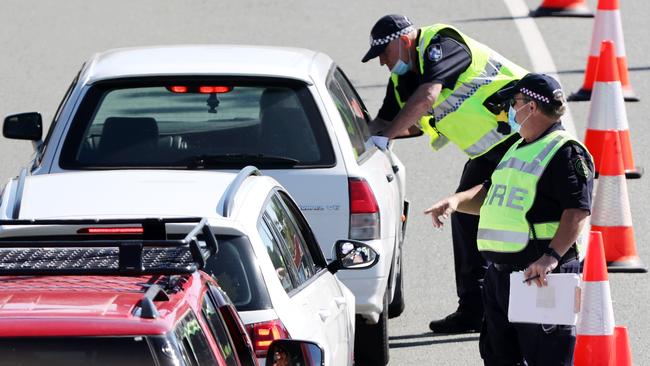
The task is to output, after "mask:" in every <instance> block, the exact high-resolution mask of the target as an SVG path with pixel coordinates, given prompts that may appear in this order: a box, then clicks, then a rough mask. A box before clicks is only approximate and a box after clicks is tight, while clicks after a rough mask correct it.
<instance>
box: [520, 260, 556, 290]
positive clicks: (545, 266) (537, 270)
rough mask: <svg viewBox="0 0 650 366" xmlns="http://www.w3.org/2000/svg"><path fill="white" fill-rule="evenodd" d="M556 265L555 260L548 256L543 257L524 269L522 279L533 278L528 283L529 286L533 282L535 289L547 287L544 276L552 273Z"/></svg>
mask: <svg viewBox="0 0 650 366" xmlns="http://www.w3.org/2000/svg"><path fill="white" fill-rule="evenodd" d="M557 265H558V262H557V259H555V258H553V257H551V256H548V255H543V256H541V257H539V259H538V260H536V261H535V262H533V264H531V265H530V266H528V268H526V270H525V271H524V278H534V279H533V280H531V281H528V285H529V286H530V283H531V282H535V284H537V287H542V286H548V282H547V279H546V275H547V274H548V273H551V272H553V270H554V269H555V267H557ZM537 276H539V277H537Z"/></svg>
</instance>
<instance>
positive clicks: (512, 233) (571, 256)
mask: <svg viewBox="0 0 650 366" xmlns="http://www.w3.org/2000/svg"><path fill="white" fill-rule="evenodd" d="M499 93H500V94H501V95H503V96H509V97H511V107H510V111H509V116H510V118H511V120H513V121H515V122H516V123H517V124H518V125H519V126H520V130H519V133H520V135H521V136H522V139H521V140H519V141H517V142H516V143H515V144H514V145H512V147H510V149H509V150H508V151H507V152H506V154H505V155H504V157H503V159H502V160H501V162H499V165H498V166H497V168H496V170H495V171H494V173H493V174H492V177H491V178H490V180H488V181H486V182H485V183H484V184H480V185H477V186H475V187H473V188H471V189H469V190H467V191H464V192H459V193H456V194H455V195H453V196H451V197H448V198H446V199H444V200H442V201H440V202H438V203H436V204H434V205H433V206H431V208H429V209H428V210H427V211H426V212H427V213H429V214H431V216H432V220H433V226H435V227H440V226H441V225H442V222H441V221H440V219H441V218H446V217H448V216H449V215H450V214H451V213H452V212H454V211H456V210H458V211H462V212H467V213H472V214H480V220H479V231H478V250H479V251H480V252H481V254H482V255H483V257H484V258H485V259H486V260H487V261H488V263H490V265H489V267H488V269H487V271H486V274H485V279H484V281H483V301H484V305H485V321H484V326H483V329H482V330H481V337H480V342H479V345H480V351H481V357H482V358H483V360H484V362H485V364H486V365H523V364H527V365H572V364H573V350H574V345H575V327H574V326H564V325H551V324H542V325H540V324H522V323H510V322H508V298H509V292H510V280H509V276H510V273H511V272H513V271H522V270H523V271H524V276H525V278H529V279H531V280H530V281H529V282H530V283H535V284H536V285H537V286H545V285H546V275H547V273H549V272H557V273H568V272H571V273H579V270H580V264H579V261H578V258H577V257H578V253H577V249H576V245H575V242H576V239H577V238H578V235H579V233H580V231H581V230H582V228H583V226H584V224H585V221H586V219H587V217H588V216H589V214H590V211H591V198H592V197H591V192H592V189H593V171H594V170H593V162H592V159H591V156H590V155H589V153H588V152H587V149H586V148H585V147H584V146H583V145H582V144H581V143H580V142H578V141H577V140H575V138H574V137H573V136H571V135H569V134H568V133H567V132H565V131H564V129H563V128H562V125H561V123H560V122H559V118H560V117H561V116H562V114H563V113H564V110H565V108H566V107H565V103H566V102H565V99H564V93H563V92H562V90H561V89H560V85H559V84H558V83H557V81H556V80H555V79H553V78H552V77H550V76H547V75H544V74H528V75H526V76H525V77H524V78H523V79H521V80H520V81H519V82H518V83H517V84H516V85H514V86H513V87H511V88H509V89H505V90H502V91H501V92H499ZM524 360H525V361H524ZM524 362H526V363H524Z"/></svg>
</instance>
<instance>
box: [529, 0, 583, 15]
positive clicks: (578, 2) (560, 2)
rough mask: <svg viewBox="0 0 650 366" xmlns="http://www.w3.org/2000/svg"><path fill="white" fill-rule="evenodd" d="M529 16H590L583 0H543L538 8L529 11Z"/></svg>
mask: <svg viewBox="0 0 650 366" xmlns="http://www.w3.org/2000/svg"><path fill="white" fill-rule="evenodd" d="M530 16H531V17H583V18H592V17H593V16H594V14H593V13H592V12H591V11H589V8H587V4H586V2H585V1H584V0H544V1H543V2H542V5H540V6H539V8H537V9H535V10H532V11H531V12H530Z"/></svg>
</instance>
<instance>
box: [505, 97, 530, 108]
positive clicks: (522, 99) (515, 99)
mask: <svg viewBox="0 0 650 366" xmlns="http://www.w3.org/2000/svg"><path fill="white" fill-rule="evenodd" d="M518 100H521V101H523V102H524V103H528V102H530V99H529V98H524V97H519V98H512V99H510V106H511V107H514V106H515V104H517V101H518Z"/></svg>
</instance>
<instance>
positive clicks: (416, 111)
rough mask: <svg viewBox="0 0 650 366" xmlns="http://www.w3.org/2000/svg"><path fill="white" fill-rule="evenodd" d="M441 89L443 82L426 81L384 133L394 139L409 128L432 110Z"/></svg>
mask: <svg viewBox="0 0 650 366" xmlns="http://www.w3.org/2000/svg"><path fill="white" fill-rule="evenodd" d="M441 90H442V84H440V83H424V84H422V85H420V86H419V87H418V88H417V89H416V90H415V92H414V93H413V95H411V96H410V97H409V99H408V100H407V101H406V104H404V107H403V108H402V109H401V110H400V111H399V113H398V114H397V116H395V119H393V122H392V123H391V125H390V127H388V128H387V129H386V130H385V131H384V134H383V135H384V136H386V137H388V138H389V139H392V138H395V137H397V136H399V135H400V134H401V133H404V131H405V130H408V129H409V128H410V127H411V126H413V125H414V124H415V123H416V122H417V121H419V120H420V118H422V116H424V115H425V114H426V113H427V112H428V111H429V110H431V108H432V107H433V104H434V103H435V102H436V99H438V95H440V91H441Z"/></svg>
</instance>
